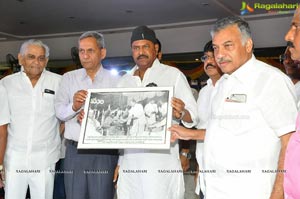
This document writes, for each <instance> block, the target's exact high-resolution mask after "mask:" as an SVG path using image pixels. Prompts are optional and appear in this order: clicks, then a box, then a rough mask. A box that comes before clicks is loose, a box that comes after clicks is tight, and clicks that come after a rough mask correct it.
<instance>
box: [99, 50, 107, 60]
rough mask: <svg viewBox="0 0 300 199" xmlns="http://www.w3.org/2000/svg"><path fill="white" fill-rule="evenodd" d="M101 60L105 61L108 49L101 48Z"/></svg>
mask: <svg viewBox="0 0 300 199" xmlns="http://www.w3.org/2000/svg"><path fill="white" fill-rule="evenodd" d="M100 51H101V60H103V59H104V58H105V57H106V48H101V49H100Z"/></svg>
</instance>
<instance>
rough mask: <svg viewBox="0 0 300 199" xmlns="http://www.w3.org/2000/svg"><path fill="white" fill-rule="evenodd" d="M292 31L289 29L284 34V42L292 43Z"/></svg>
mask: <svg viewBox="0 0 300 199" xmlns="http://www.w3.org/2000/svg"><path fill="white" fill-rule="evenodd" d="M293 35H294V34H293V30H292V27H291V28H290V29H289V31H288V32H287V33H286V35H285V37H284V39H285V41H291V42H293V40H294V39H293V38H294V37H293Z"/></svg>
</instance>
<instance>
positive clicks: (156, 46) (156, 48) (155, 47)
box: [154, 44, 159, 56]
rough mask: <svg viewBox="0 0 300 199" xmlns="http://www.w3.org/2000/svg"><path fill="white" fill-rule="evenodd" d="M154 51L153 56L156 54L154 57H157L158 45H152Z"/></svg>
mask: <svg viewBox="0 0 300 199" xmlns="http://www.w3.org/2000/svg"><path fill="white" fill-rule="evenodd" d="M154 49H155V54H156V56H157V54H158V49H159V46H158V44H154Z"/></svg>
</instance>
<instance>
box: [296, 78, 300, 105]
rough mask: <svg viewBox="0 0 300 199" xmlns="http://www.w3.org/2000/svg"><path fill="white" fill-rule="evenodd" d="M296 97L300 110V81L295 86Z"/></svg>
mask: <svg viewBox="0 0 300 199" xmlns="http://www.w3.org/2000/svg"><path fill="white" fill-rule="evenodd" d="M295 89H296V95H297V100H298V109H299V108H300V81H298V82H297V83H296V84H295Z"/></svg>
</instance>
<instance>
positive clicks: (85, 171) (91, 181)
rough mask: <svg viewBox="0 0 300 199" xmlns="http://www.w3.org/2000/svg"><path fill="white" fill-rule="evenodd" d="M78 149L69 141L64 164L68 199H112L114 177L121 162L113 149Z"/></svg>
mask: <svg viewBox="0 0 300 199" xmlns="http://www.w3.org/2000/svg"><path fill="white" fill-rule="evenodd" d="M114 151H115V152H113V151H112V150H87V149H86V150H81V151H79V150H77V146H76V143H75V144H74V142H72V141H70V142H69V141H68V142H67V150H66V157H65V162H64V167H65V173H64V180H65V190H66V196H67V199H83V198H84V199H99V198H101V199H113V197H114V192H115V190H114V184H113V174H114V170H115V167H116V165H117V162H118V155H117V151H116V150H114Z"/></svg>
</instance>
